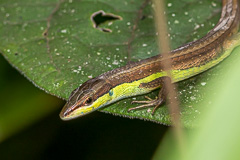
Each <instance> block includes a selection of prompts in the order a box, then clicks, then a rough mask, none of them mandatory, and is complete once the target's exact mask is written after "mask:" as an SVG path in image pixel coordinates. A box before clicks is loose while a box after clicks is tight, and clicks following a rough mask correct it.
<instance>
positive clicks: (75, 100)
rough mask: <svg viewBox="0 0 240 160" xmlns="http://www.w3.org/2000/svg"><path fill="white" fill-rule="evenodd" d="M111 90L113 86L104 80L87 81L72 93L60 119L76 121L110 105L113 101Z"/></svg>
mask: <svg viewBox="0 0 240 160" xmlns="http://www.w3.org/2000/svg"><path fill="white" fill-rule="evenodd" d="M109 90H111V85H110V84H109V83H107V82H106V81H105V80H104V79H103V78H94V79H90V80H88V81H86V82H85V83H83V84H82V85H81V86H80V87H78V88H76V89H75V90H74V91H73V92H72V93H71V95H70V97H69V99H68V101H67V103H66V104H65V106H64V107H63V109H62V111H61V113H60V118H61V119H62V120H70V119H74V118H77V117H80V116H83V115H86V114H88V113H91V112H93V111H95V110H97V109H99V108H100V107H103V106H105V105H106V104H109V103H108V102H110V101H111V96H109Z"/></svg>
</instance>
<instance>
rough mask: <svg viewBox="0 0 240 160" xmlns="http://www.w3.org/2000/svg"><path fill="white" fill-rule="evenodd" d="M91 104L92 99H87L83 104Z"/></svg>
mask: <svg viewBox="0 0 240 160" xmlns="http://www.w3.org/2000/svg"><path fill="white" fill-rule="evenodd" d="M92 102H93V99H92V98H91V97H89V98H87V99H86V101H85V104H86V105H89V104H91V103H92Z"/></svg>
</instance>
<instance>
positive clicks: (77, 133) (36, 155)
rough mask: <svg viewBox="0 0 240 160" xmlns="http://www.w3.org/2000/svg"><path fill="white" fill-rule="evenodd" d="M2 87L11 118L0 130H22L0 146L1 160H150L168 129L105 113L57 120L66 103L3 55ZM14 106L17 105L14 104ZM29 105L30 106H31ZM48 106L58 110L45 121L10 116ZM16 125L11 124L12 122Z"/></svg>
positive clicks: (0, 95) (2, 99)
mask: <svg viewBox="0 0 240 160" xmlns="http://www.w3.org/2000/svg"><path fill="white" fill-rule="evenodd" d="M0 83H1V85H2V87H0V102H1V105H0V116H1V115H2V116H3V117H4V113H8V114H9V115H10V118H9V119H7V118H5V119H4V118H2V119H1V118H0V125H1V124H2V123H4V124H5V125H7V126H8V130H11V127H17V129H15V130H16V131H14V132H13V133H11V135H7V137H6V138H4V140H3V141H2V142H0V159H1V160H5V159H73V158H74V159H150V158H151V157H152V155H153V154H154V152H155V150H156V148H157V146H158V145H159V143H160V142H161V139H162V137H163V136H164V133H165V132H166V130H167V128H168V127H166V126H163V125H160V124H155V123H152V122H147V121H143V120H138V119H127V118H122V117H116V116H113V115H110V114H105V113H100V112H94V113H92V114H89V115H87V116H84V117H81V118H79V119H76V120H72V121H67V122H64V121H62V120H60V118H59V116H58V114H59V112H60V110H61V107H62V106H63V105H64V101H62V100H60V99H58V98H55V97H53V96H51V95H48V94H46V93H44V92H43V91H41V90H40V89H38V88H37V87H35V86H34V85H33V84H32V83H31V82H29V81H28V80H27V79H26V78H24V76H22V75H21V74H20V73H19V72H18V71H17V70H15V69H14V68H13V67H11V66H10V65H9V64H8V62H7V61H6V60H5V59H4V58H3V57H2V56H1V55H0ZM39 95H40V96H39ZM32 96H36V97H38V98H36V100H35V101H36V102H35V101H34V98H29V97H32ZM22 97H23V98H22ZM12 101H13V102H14V103H10V102H12ZM28 101H31V103H29V104H28ZM46 103H47V104H49V106H48V107H53V109H50V111H46V112H44V114H43V113H42V114H41V116H39V115H37V114H36V113H35V112H33V114H31V112H27V111H26V112H23V111H22V110H21V111H19V112H16V111H15V112H14V114H12V117H11V112H13V111H14V110H17V109H19V108H20V106H21V105H29V108H27V107H25V109H26V110H28V111H29V110H30V109H34V107H36V106H38V107H40V108H41V107H45V108H46ZM12 104H17V105H12ZM41 105H43V106H41ZM12 110H13V111H12ZM1 112H2V113H1ZM25 113H26V115H24V114H25ZM37 113H38V112H37ZM18 114H21V115H20V116H23V117H29V116H32V117H33V119H34V116H35V115H34V114H36V116H38V117H39V118H37V119H34V120H32V121H31V122H25V123H29V124H28V125H22V123H20V122H21V119H23V118H19V120H18V119H16V118H17V117H18ZM11 120H12V123H10V122H9V121H11ZM14 120H15V121H14ZM1 121H2V122H1ZM26 121H27V118H26ZM28 121H29V120H28ZM8 122H9V123H8ZM18 122H19V123H18ZM8 124H9V125H8ZM10 124H11V125H10ZM12 124H14V125H12ZM1 132H3V133H4V132H5V131H4V130H2V131H1V126H0V135H1Z"/></svg>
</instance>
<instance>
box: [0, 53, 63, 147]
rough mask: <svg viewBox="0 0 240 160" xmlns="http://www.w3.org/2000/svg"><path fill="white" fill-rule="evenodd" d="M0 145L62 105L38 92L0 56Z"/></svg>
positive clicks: (51, 97)
mask: <svg viewBox="0 0 240 160" xmlns="http://www.w3.org/2000/svg"><path fill="white" fill-rule="evenodd" d="M0 84H1V87H0V88H1V89H0V101H1V105H0V142H1V141H3V140H4V139H6V138H8V137H9V136H11V135H12V134H14V133H15V132H18V131H20V130H22V129H23V128H25V127H27V126H29V125H31V124H34V123H35V122H36V121H38V120H40V119H41V118H43V117H45V116H46V115H47V114H49V113H51V112H53V111H54V110H56V109H57V108H58V107H60V106H61V104H63V101H61V100H59V99H58V98H56V97H54V96H50V95H48V94H46V93H44V92H43V91H40V90H39V89H37V88H36V87H35V86H33V85H32V83H31V82H28V81H27V80H26V79H25V78H24V77H23V76H22V75H20V74H19V73H17V71H16V70H14V69H13V68H12V67H10V66H9V64H8V63H7V61H6V60H5V59H4V58H3V57H2V56H0Z"/></svg>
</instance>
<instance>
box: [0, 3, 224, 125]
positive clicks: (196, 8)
mask: <svg viewBox="0 0 240 160" xmlns="http://www.w3.org/2000/svg"><path fill="white" fill-rule="evenodd" d="M147 2H148V1H146V0H138V1H130V0H115V1H114V2H112V1H110V0H82V1H77V0H66V1H64V0H61V1H56V0H48V1H46V0H45V1H44V0H42V1H38V2H37V1H31V0H23V1H21V2H20V1H18V0H15V1H14V0H12V1H11V2H10V1H7V0H2V1H1V2H0V15H2V16H0V22H1V23H0V42H1V44H0V51H1V52H2V54H3V56H4V57H5V58H6V59H7V60H8V61H9V62H10V63H11V64H12V65H13V66H15V67H16V68H17V69H18V70H19V71H20V72H21V73H23V74H24V75H25V76H26V77H27V78H28V79H29V80H31V81H32V82H33V83H34V84H35V85H36V86H38V87H40V88H42V89H43V90H45V91H46V92H48V93H50V94H53V95H56V96H58V97H61V98H64V99H67V98H68V96H69V95H70V93H71V91H72V90H74V89H75V88H76V87H78V86H79V85H80V84H81V83H83V82H85V81H86V80H88V79H89V78H92V77H95V76H97V75H99V74H101V73H103V72H106V71H109V70H112V69H114V68H117V67H120V66H123V65H125V64H126V63H127V61H128V60H131V61H136V60H139V59H144V58H147V57H151V56H153V55H156V54H158V47H157V44H156V33H155V31H154V22H153V14H152V7H151V3H147ZM166 8H167V16H168V24H169V32H170V35H171V37H170V39H171V40H172V48H176V47H178V46H180V45H182V44H184V43H186V42H189V41H192V40H195V39H198V38H200V37H202V36H204V35H205V34H206V33H207V32H208V31H209V30H210V29H211V28H212V27H213V26H214V25H215V24H216V23H217V21H218V19H219V17H220V10H221V9H220V8H221V4H220V3H219V1H215V0H213V1H209V0H203V1H198V0H182V1H179V0H174V1H173V0H168V1H167V2H166ZM98 11H104V12H105V13H106V14H108V15H114V16H116V17H119V18H118V19H112V20H109V21H106V19H105V20H101V18H100V22H101V21H102V23H100V24H99V25H98V28H95V27H94V23H93V22H92V20H91V17H92V16H94V15H96V12H98ZM103 19H104V18H103ZM110 19H111V18H110ZM99 28H104V29H107V30H111V31H112V32H103V31H101V30H100V29H99ZM223 67H224V65H223V64H221V65H219V66H218V67H216V68H214V69H212V70H210V71H208V72H205V73H204V74H201V75H199V76H197V77H194V78H191V79H189V80H187V81H183V82H181V83H179V84H178V88H179V91H178V92H179V95H180V98H179V99H180V101H181V114H182V119H183V123H184V125H185V126H188V127H189V126H193V125H195V119H196V118H197V117H198V115H199V113H200V108H199V107H198V105H197V104H198V103H201V102H203V101H204V92H205V91H208V90H211V87H210V86H208V85H205V84H207V82H208V80H209V79H211V78H212V75H214V76H216V77H217V76H218V75H220V73H221V72H220V70H221V68H223ZM156 95H157V91H156V92H154V93H151V94H150V95H149V96H150V97H155V96H156ZM137 99H143V96H140V97H137ZM131 101H132V99H131V98H130V99H126V100H122V101H119V102H117V103H115V104H113V105H111V106H107V107H105V108H104V109H102V110H101V111H103V112H108V113H112V114H116V115H121V116H124V117H132V118H139V119H145V120H150V121H155V122H157V123H163V124H170V117H169V114H168V110H167V107H166V106H165V105H164V106H163V107H162V108H159V109H158V110H157V112H156V114H155V115H154V116H152V115H151V114H150V113H149V112H148V109H143V110H139V111H134V112H131V113H128V112H127V110H128V108H131V107H134V106H135V105H131V104H130V102H131Z"/></svg>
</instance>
